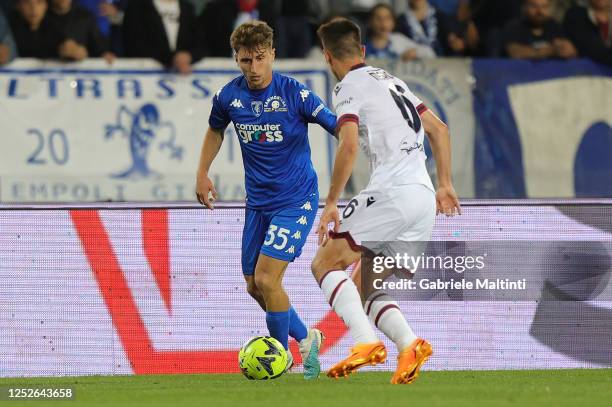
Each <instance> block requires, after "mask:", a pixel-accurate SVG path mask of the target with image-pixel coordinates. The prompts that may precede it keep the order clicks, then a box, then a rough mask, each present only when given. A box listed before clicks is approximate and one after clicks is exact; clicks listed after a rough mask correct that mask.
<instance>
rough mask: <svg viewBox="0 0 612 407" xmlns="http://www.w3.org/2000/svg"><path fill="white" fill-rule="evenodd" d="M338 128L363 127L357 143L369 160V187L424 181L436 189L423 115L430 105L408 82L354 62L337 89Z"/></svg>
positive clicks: (421, 182) (367, 188) (420, 182)
mask: <svg viewBox="0 0 612 407" xmlns="http://www.w3.org/2000/svg"><path fill="white" fill-rule="evenodd" d="M332 102H333V106H334V108H335V110H336V115H337V116H338V124H337V128H340V126H341V125H342V124H343V123H344V122H346V121H355V122H357V123H358V125H359V144H360V146H361V148H362V150H363V151H364V152H365V154H366V156H367V157H368V159H369V161H370V182H369V183H368V186H367V187H366V190H369V189H385V188H389V187H395V186H400V185H407V184H422V185H425V186H426V187H427V188H429V189H431V190H432V191H434V188H433V184H432V182H431V178H430V177H429V174H428V173H427V168H426V166H425V160H426V159H427V156H426V155H425V149H424V145H423V141H424V137H425V130H424V129H423V124H422V123H421V117H420V115H421V114H422V113H424V112H425V111H426V110H427V107H425V105H424V104H423V102H421V101H420V100H419V98H417V97H416V96H415V95H414V94H413V93H412V92H411V91H410V89H408V86H407V85H406V84H405V83H404V81H402V80H400V79H398V78H396V77H394V76H393V75H391V74H389V73H388V72H386V71H385V70H383V69H379V68H375V67H372V66H367V65H365V64H361V65H357V66H355V67H354V68H353V69H352V70H351V71H350V72H349V73H348V74H347V75H346V76H345V77H344V79H342V81H340V82H339V83H338V84H337V85H336V87H335V88H334V92H333V95H332Z"/></svg>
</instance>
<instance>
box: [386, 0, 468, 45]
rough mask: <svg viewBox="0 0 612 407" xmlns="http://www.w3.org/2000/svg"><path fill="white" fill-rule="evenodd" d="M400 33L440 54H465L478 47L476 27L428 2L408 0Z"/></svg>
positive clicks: (402, 16)
mask: <svg viewBox="0 0 612 407" xmlns="http://www.w3.org/2000/svg"><path fill="white" fill-rule="evenodd" d="M397 30H398V31H399V32H401V33H402V34H404V35H406V36H407V37H409V38H411V39H412V40H413V41H415V42H416V43H417V44H420V45H422V46H426V47H429V48H431V49H433V50H434V52H435V53H436V55H465V54H469V53H470V52H471V50H472V49H475V48H476V47H477V46H478V32H477V31H476V26H475V25H474V24H473V23H472V22H471V21H469V19H467V18H466V21H459V20H458V19H457V17H455V16H451V15H445V14H444V13H441V12H439V11H438V10H436V9H435V8H434V7H433V6H432V5H431V4H429V2H428V1H427V0H408V9H407V10H406V12H404V13H403V14H402V15H401V16H400V18H399V19H398V24H397Z"/></svg>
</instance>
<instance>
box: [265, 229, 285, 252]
mask: <svg viewBox="0 0 612 407" xmlns="http://www.w3.org/2000/svg"><path fill="white" fill-rule="evenodd" d="M290 233H291V231H290V230H289V229H287V228H279V227H278V226H276V225H270V227H268V233H267V234H266V240H265V241H264V246H270V245H272V247H273V248H275V249H276V250H283V249H284V248H285V247H287V243H288V242H289V234H290Z"/></svg>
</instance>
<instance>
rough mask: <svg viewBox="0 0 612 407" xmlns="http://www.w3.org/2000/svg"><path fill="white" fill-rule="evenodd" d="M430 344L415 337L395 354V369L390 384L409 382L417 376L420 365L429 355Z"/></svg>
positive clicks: (430, 352)
mask: <svg viewBox="0 0 612 407" xmlns="http://www.w3.org/2000/svg"><path fill="white" fill-rule="evenodd" d="M431 354H432V349H431V344H430V343H429V342H427V341H426V340H424V339H420V338H418V339H416V340H415V341H414V342H412V343H411V344H410V345H409V346H408V347H407V348H406V349H404V350H403V351H401V352H400V354H399V355H398V356H397V369H395V373H394V374H393V377H392V378H391V384H410V383H412V382H414V381H415V380H416V378H417V377H418V376H419V370H421V366H423V364H424V363H425V362H426V361H427V359H428V358H429V357H430V356H431Z"/></svg>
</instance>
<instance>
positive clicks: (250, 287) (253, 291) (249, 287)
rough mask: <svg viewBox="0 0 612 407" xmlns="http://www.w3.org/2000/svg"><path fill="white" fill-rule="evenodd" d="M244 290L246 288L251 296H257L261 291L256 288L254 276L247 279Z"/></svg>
mask: <svg viewBox="0 0 612 407" xmlns="http://www.w3.org/2000/svg"><path fill="white" fill-rule="evenodd" d="M246 290H247V293H249V295H250V296H251V297H253V298H257V297H259V296H260V295H261V293H260V292H259V288H257V284H256V283H255V279H254V278H251V279H249V280H248V281H247V287H246Z"/></svg>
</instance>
